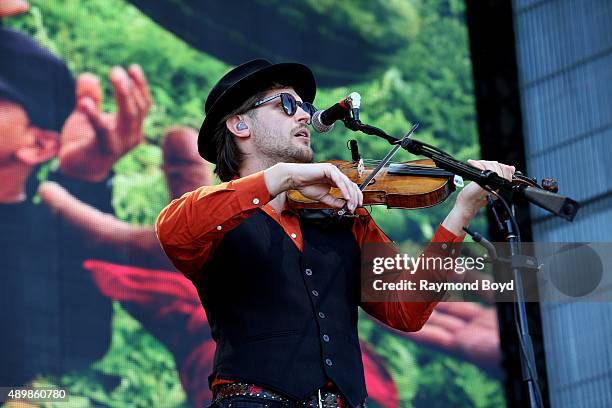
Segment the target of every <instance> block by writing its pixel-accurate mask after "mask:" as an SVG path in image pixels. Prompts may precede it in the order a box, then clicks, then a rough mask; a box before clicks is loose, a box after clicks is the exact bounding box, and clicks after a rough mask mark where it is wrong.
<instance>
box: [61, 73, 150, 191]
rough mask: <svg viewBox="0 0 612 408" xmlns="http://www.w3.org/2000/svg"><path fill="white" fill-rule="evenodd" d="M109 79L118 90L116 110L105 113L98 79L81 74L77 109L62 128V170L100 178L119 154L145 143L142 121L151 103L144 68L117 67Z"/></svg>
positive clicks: (78, 82)
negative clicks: (102, 108)
mask: <svg viewBox="0 0 612 408" xmlns="http://www.w3.org/2000/svg"><path fill="white" fill-rule="evenodd" d="M110 80H111V83H112V85H113V88H114V90H115V101H116V104H117V112H116V113H105V112H102V110H101V104H102V91H101V89H100V84H99V81H98V79H97V78H96V77H95V76H94V75H92V74H87V73H86V74H81V75H80V76H79V78H78V80H77V86H76V93H77V95H76V97H77V109H76V110H75V111H74V112H73V113H72V114H71V115H70V116H69V117H68V119H67V120H66V123H65V124H64V127H63V129H62V135H61V147H60V152H59V158H60V169H61V171H62V173H64V174H67V175H69V176H71V177H75V178H79V179H82V180H88V181H101V180H103V179H104V178H105V177H107V176H108V173H109V172H110V170H111V168H112V166H113V164H114V163H115V162H116V161H117V160H118V159H119V158H120V157H122V156H123V155H124V154H126V153H127V152H129V151H130V150H131V149H132V148H133V147H135V146H136V145H138V144H139V143H140V142H142V140H143V138H144V137H143V132H142V128H143V121H144V118H145V116H146V114H147V111H148V110H149V107H150V106H151V94H150V91H149V87H148V84H147V80H146V78H145V76H144V73H143V72H142V69H141V68H140V66H138V65H132V66H131V67H130V68H129V69H128V70H127V72H126V71H125V70H124V69H123V68H121V67H114V68H113V69H112V71H111V74H110Z"/></svg>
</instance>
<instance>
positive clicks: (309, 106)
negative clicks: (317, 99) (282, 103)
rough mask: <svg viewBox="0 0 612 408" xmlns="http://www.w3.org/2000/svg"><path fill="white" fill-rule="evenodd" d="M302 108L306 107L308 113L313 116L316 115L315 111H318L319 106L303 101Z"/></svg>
mask: <svg viewBox="0 0 612 408" xmlns="http://www.w3.org/2000/svg"><path fill="white" fill-rule="evenodd" d="M302 109H304V111H305V112H306V113H308V114H309V115H310V117H312V115H314V113H315V112H316V111H317V108H315V107H314V105H313V104H311V103H308V102H302Z"/></svg>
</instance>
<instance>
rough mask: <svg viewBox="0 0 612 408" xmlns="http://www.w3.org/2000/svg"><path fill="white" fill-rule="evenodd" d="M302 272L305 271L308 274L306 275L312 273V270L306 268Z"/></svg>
mask: <svg viewBox="0 0 612 408" xmlns="http://www.w3.org/2000/svg"><path fill="white" fill-rule="evenodd" d="M304 272H306V275H308V276H310V275H312V270H311V269H306V270H305V271H304Z"/></svg>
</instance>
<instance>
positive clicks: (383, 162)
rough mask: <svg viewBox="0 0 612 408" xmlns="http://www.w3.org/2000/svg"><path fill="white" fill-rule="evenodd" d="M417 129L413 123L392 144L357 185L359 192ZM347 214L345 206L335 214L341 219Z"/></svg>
mask: <svg viewBox="0 0 612 408" xmlns="http://www.w3.org/2000/svg"><path fill="white" fill-rule="evenodd" d="M418 127H419V124H418V123H415V124H414V125H412V127H411V128H410V130H409V131H408V133H406V135H405V136H404V137H402V138H401V139H399V140H398V141H397V142H394V143H395V146H393V148H392V149H391V150H390V151H389V153H387V155H386V156H385V157H384V158H383V159H382V160H381V161H380V163H378V166H376V167H375V168H374V170H372V171H371V172H370V175H369V176H368V177H367V178H366V179H365V180H364V181H363V183H361V184H360V185H359V190H360V191H363V190H365V188H366V187H367V186H368V185H369V184H370V183H371V182H372V180H373V179H374V177H376V175H377V174H378V173H379V172H380V171H381V170H382V169H383V168H384V167H385V166H386V165H387V164H388V163H389V162H390V161H391V159H392V158H393V156H395V153H397V151H398V150H399V149H400V147H405V144H406V142H407V141H408V140H409V139H410V136H412V134H413V133H414V131H415V130H416V129H417V128H418ZM347 212H348V207H347V205H346V204H344V207H342V209H340V210H338V213H337V214H338V216H340V217H342V216H344V214H346V213H347Z"/></svg>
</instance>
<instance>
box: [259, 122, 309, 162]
mask: <svg viewBox="0 0 612 408" xmlns="http://www.w3.org/2000/svg"><path fill="white" fill-rule="evenodd" d="M251 137H253V139H254V142H255V143H254V144H255V148H256V149H257V151H258V153H259V154H260V157H262V158H264V159H265V160H266V161H268V163H266V165H267V166H266V167H269V166H273V165H274V164H276V163H311V162H312V157H313V152H312V149H311V148H310V146H307V145H302V146H297V145H295V144H294V143H293V139H289V138H288V139H286V138H283V137H280V136H277V135H275V134H274V130H272V129H269V128H266V127H264V126H256V127H255V128H254V129H253V132H252V134H251ZM294 137H296V136H293V135H292V136H291V138H294Z"/></svg>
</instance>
